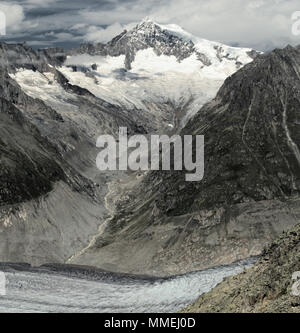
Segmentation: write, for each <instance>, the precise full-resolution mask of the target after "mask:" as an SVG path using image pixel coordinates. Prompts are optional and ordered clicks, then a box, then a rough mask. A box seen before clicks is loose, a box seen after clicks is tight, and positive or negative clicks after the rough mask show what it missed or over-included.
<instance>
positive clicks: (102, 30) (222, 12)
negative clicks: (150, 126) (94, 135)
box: [0, 0, 300, 50]
mask: <svg viewBox="0 0 300 333" xmlns="http://www.w3.org/2000/svg"><path fill="white" fill-rule="evenodd" d="M0 10H2V11H4V12H5V13H6V14H7V18H8V26H7V33H8V35H7V36H6V40H7V41H18V42H19V41H24V40H27V41H28V42H29V43H30V44H31V45H35V46H40V47H45V46H48V45H49V46H54V45H57V46H65V47H72V46H75V45H78V44H80V43H81V42H83V41H91V42H97V41H104V42H105V41H108V40H110V39H111V38H112V37H114V36H115V35H117V34H118V33H120V32H121V31H122V30H123V29H124V28H130V27H132V26H133V25H134V23H137V22H138V21H140V20H141V19H143V18H144V17H145V16H149V17H150V18H152V19H153V20H155V21H158V22H159V23H163V24H168V23H175V24H178V25H180V26H182V27H183V28H184V29H185V30H187V31H189V32H191V33H193V34H195V35H197V36H200V37H203V38H207V39H211V40H217V41H221V42H224V43H228V44H231V45H239V46H250V47H254V48H257V49H262V50H266V49H270V48H273V47H282V46H284V45H286V44H288V43H290V44H299V43H300V40H299V37H295V36H293V35H292V34H291V25H292V21H291V15H292V13H293V12H294V11H297V10H300V4H299V0H249V1H245V0H209V1H207V0H100V1H99V0H73V1H71V0H70V1H67V0H10V1H8V0H7V1H1V2H0ZM2 39H3V38H2ZM47 43H48V44H47Z"/></svg>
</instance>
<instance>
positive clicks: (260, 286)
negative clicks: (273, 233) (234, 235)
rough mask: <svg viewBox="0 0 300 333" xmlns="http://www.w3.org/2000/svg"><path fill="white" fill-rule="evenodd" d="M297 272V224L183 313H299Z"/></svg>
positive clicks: (299, 256) (299, 254)
mask: <svg viewBox="0 0 300 333" xmlns="http://www.w3.org/2000/svg"><path fill="white" fill-rule="evenodd" d="M299 271H300V225H297V226H295V227H294V228H292V230H290V231H288V232H286V233H283V234H282V235H281V236H280V237H279V238H278V239H277V240H276V241H274V242H273V243H272V244H271V245H270V246H269V247H267V248H266V249H265V250H264V251H263V254H262V257H261V258H260V260H259V262H258V263H256V264H255V266H254V267H252V268H250V269H248V270H246V271H244V272H243V273H241V274H239V275H237V276H233V277H230V278H226V279H225V280H224V281H223V282H222V283H220V284H219V285H218V286H217V287H216V288H214V289H213V290H212V291H210V292H209V293H207V294H203V295H202V296H201V297H200V298H199V299H198V300H197V301H196V302H195V303H194V304H193V305H191V306H189V307H187V308H186V309H184V310H183V311H184V312H188V313H197V312H201V313H203V312H213V313H215V312H227V313H228V312H247V313H249V312H256V313H257V312H268V313H300V301H299V290H297V286H298V285H299V283H298V282H299V277H300V273H299ZM296 272H298V273H296ZM295 273H296V274H295Z"/></svg>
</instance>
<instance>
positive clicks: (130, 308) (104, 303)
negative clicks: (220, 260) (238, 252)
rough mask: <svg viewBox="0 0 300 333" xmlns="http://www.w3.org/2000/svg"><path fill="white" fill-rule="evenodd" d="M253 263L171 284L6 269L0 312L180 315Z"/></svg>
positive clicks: (188, 276) (183, 277) (48, 270)
mask: <svg viewBox="0 0 300 333" xmlns="http://www.w3.org/2000/svg"><path fill="white" fill-rule="evenodd" d="M255 260H256V259H255V258H253V259H247V260H243V261H240V262H237V263H234V264H231V265H228V266H219V267H214V268H211V269H207V270H203V271H199V272H193V273H189V274H185V275H180V276H174V277H169V278H163V279H162V278H151V277H134V276H129V275H122V274H115V273H107V272H103V273H102V272H100V273H99V272H98V273H97V274H96V275H95V274H93V273H90V272H89V271H86V272H84V273H83V272H82V271H81V272H79V273H78V272H76V270H75V271H72V272H70V271H68V269H67V268H64V269H62V268H60V269H57V268H54V269H53V267H50V268H49V267H46V268H42V269H38V270H35V269H28V270H26V269H25V270H23V269H22V268H20V267H19V268H18V269H15V268H14V267H8V268H7V267H6V266H4V267H2V266H1V265H0V271H2V272H4V273H5V277H6V295H2V296H1V294H0V312H26V313H28V312H108V313H111V312H113V313H130V312H149V313H151V312H160V313H169V312H178V311H180V310H181V309H182V308H183V307H185V306H187V305H188V304H190V303H192V302H193V301H195V300H196V299H197V298H198V296H199V295H200V294H202V293H204V292H208V291H209V290H211V289H212V288H213V287H215V286H216V285H217V284H218V283H220V282H221V281H222V280H223V279H224V278H225V277H227V276H230V275H234V274H238V273H240V272H241V271H243V270H244V269H245V268H248V267H249V266H251V265H252V264H253V263H254V262H255Z"/></svg>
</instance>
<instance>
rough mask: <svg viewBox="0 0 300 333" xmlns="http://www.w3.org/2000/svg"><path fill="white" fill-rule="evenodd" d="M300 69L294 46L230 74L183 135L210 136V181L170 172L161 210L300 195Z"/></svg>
mask: <svg viewBox="0 0 300 333" xmlns="http://www.w3.org/2000/svg"><path fill="white" fill-rule="evenodd" d="M299 70H300V50H299V49H294V48H292V47H288V48H286V49H284V50H275V51H274V52H273V53H272V54H270V55H264V56H260V57H259V58H258V59H257V60H256V61H254V62H253V63H251V64H249V65H247V66H246V67H245V68H243V69H242V70H240V71H238V72H237V73H236V74H234V75H233V76H232V77H230V78H228V79H227V80H226V82H225V84H224V85H223V87H222V88H221V90H220V91H219V93H218V95H217V97H216V98H215V100H214V101H212V102H211V103H209V104H208V105H206V106H205V107H204V108H203V109H202V110H201V112H199V113H198V114H197V115H196V116H195V118H193V119H191V120H190V122H189V123H188V124H187V126H186V127H185V128H184V130H183V133H182V134H183V135H184V134H190V133H193V134H199V135H200V134H203V135H205V141H206V145H205V155H206V158H205V169H206V171H205V177H204V179H203V181H202V182H200V183H187V182H185V180H184V177H183V175H182V174H180V173H177V174H175V177H174V175H172V176H170V175H165V177H166V178H165V179H164V178H163V184H164V185H163V186H164V187H165V188H166V189H165V190H164V191H162V193H163V194H162V197H161V198H160V199H158V200H157V205H158V207H159V209H161V210H162V211H163V212H165V213H166V214H168V215H169V214H171V215H178V214H180V215H181V214H183V213H185V212H187V211H190V210H194V209H201V208H204V209H207V208H210V207H215V206H220V205H221V206H224V205H232V204H237V203H242V202H251V201H260V200H270V199H275V198H281V199H285V198H287V197H290V196H291V195H293V194H295V195H297V194H299V190H300V183H299V182H300V158H299V156H300V155H299V148H298V147H300V135H299V134H300V130H299V118H300V114H299V107H300V80H299ZM168 177H170V181H169V180H168ZM174 178H175V180H174ZM171 179H173V181H172V180H171ZM171 188H172V190H169V189H171ZM173 198H176V201H174V200H173Z"/></svg>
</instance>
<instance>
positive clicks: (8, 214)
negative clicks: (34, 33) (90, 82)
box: [0, 44, 146, 264]
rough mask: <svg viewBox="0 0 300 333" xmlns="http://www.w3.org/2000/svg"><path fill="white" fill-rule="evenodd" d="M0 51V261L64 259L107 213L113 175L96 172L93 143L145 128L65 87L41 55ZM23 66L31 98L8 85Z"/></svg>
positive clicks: (9, 48)
mask: <svg viewBox="0 0 300 333" xmlns="http://www.w3.org/2000/svg"><path fill="white" fill-rule="evenodd" d="M0 51H1V52H0V53H1V67H0V101H1V104H0V118H1V125H0V126H1V133H0V143H1V145H0V147H1V148H0V151H1V158H0V166H1V167H0V180H1V192H0V261H20V262H30V263H32V264H42V263H45V262H65V261H66V260H67V259H68V258H69V257H70V256H72V255H73V254H74V252H76V251H79V250H80V249H82V248H83V247H85V246H86V244H87V243H88V242H89V240H90V238H91V237H92V236H93V235H94V234H95V233H97V231H98V227H99V225H101V223H102V222H103V220H105V218H106V217H107V214H108V213H107V209H106V207H105V202H104V196H105V194H106V191H107V185H106V183H107V182H108V181H109V178H110V177H112V178H113V177H114V175H111V174H105V173H103V174H100V173H98V172H96V167H95V156H96V154H97V150H96V147H95V142H96V138H97V137H98V135H100V134H103V133H112V134H114V133H117V132H118V129H119V126H121V125H123V126H126V127H128V129H129V131H130V132H131V133H136V132H138V131H140V130H141V131H146V130H145V129H143V128H141V127H139V126H138V122H136V121H134V119H130V118H129V117H128V116H127V115H126V114H125V112H120V109H119V108H118V107H116V106H113V105H110V104H108V103H106V102H104V101H102V100H100V99H98V98H96V97H94V96H93V95H92V94H91V93H89V92H88V91H87V90H84V89H82V88H80V87H76V86H74V85H71V84H69V83H68V82H67V80H66V79H65V78H64V77H63V75H62V74H60V73H59V72H58V71H57V70H56V69H55V66H56V65H57V60H56V59H55V58H51V57H49V56H48V55H47V54H46V53H45V52H44V51H41V52H38V51H34V50H32V49H31V48H28V47H27V46H26V45H6V44H1V48H0ZM20 68H22V70H23V73H27V72H28V73H30V75H29V76H28V77H27V78H26V86H29V87H32V89H34V90H35V91H36V95H34V94H30V93H28V90H27V89H26V87H21V86H20V85H19V84H18V83H17V82H16V81H15V80H13V77H14V75H15V73H16V72H18V70H19V69H20ZM25 68H26V69H25Z"/></svg>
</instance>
